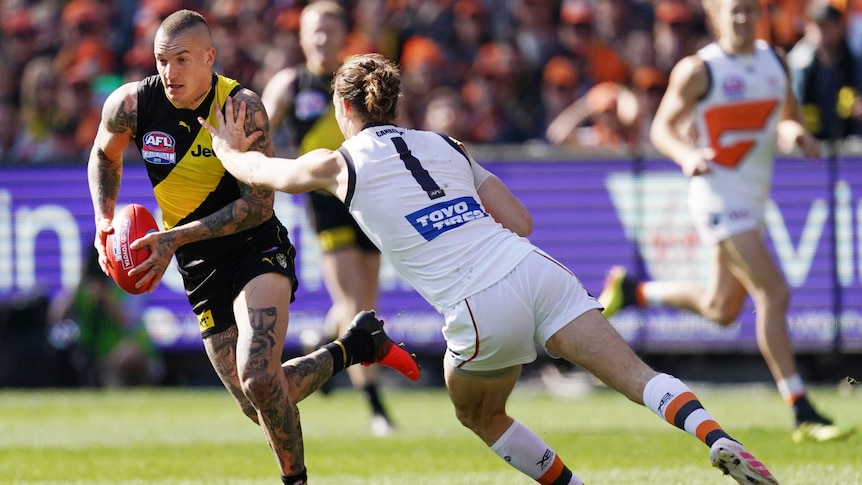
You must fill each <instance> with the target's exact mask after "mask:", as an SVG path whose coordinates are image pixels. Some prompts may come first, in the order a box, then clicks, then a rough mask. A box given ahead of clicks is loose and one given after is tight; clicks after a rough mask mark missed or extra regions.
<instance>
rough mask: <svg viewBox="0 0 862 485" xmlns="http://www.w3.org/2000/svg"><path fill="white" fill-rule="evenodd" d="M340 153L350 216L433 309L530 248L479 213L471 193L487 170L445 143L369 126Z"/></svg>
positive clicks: (486, 282) (477, 286)
mask: <svg viewBox="0 0 862 485" xmlns="http://www.w3.org/2000/svg"><path fill="white" fill-rule="evenodd" d="M339 151H340V152H341V153H342V155H344V157H345V158H346V160H347V165H348V170H349V173H350V182H349V184H348V191H347V196H346V197H345V200H344V202H345V204H346V205H347V207H348V209H349V210H350V213H351V214H352V215H353V217H354V218H355V219H356V222H357V223H358V224H359V226H360V227H361V228H362V230H363V231H365V233H366V234H367V235H368V237H369V238H370V239H371V240H372V241H373V242H374V243H375V244H376V245H377V247H378V248H380V251H381V253H382V254H383V255H384V257H386V259H387V260H388V261H389V262H390V263H391V264H392V265H393V266H394V267H395V269H397V270H398V271H399V272H400V273H401V274H402V275H403V276H404V278H405V279H407V281H408V282H410V284H411V285H412V286H413V287H414V288H415V289H416V291H418V292H419V293H420V294H421V295H422V296H423V297H424V298H425V299H426V300H427V301H428V302H429V303H431V304H432V305H433V306H434V307H435V308H436V309H437V310H438V311H441V312H442V311H443V309H444V308H447V307H450V306H452V305H454V304H455V303H457V302H459V301H461V300H463V299H465V298H467V297H468V296H471V295H473V294H475V293H477V292H479V291H481V290H483V289H485V288H487V287H489V286H491V285H493V284H494V283H496V282H498V281H499V280H501V279H502V278H503V277H505V276H506V275H507V274H508V273H510V272H511V271H512V269H513V268H515V266H517V265H518V263H520V262H521V261H522V260H523V259H524V258H525V257H526V256H527V255H528V254H530V253H531V252H532V251H534V250H535V249H536V248H535V246H533V245H532V244H531V243H530V242H529V241H528V240H527V239H526V238H522V237H520V236H518V235H516V234H515V233H513V232H511V231H509V230H508V229H505V228H504V227H503V226H502V225H501V224H499V223H498V222H496V221H495V220H494V219H493V217H491V215H490V214H488V213H487V212H486V211H485V208H484V207H483V206H482V203H481V201H480V199H479V195H478V193H477V187H478V186H479V185H480V184H481V182H482V181H483V180H484V176H486V175H487V171H485V170H484V169H483V168H482V167H480V166H478V164H476V162H475V161H473V160H472V159H471V158H469V156H468V155H467V154H466V151H464V149H463V146H461V145H460V144H459V143H457V142H456V141H455V140H453V139H451V138H449V137H445V136H443V135H440V134H437V133H433V132H428V131H420V130H409V129H404V128H399V127H397V126H394V125H382V126H370V127H366V128H365V129H364V130H362V131H361V132H360V133H359V134H357V135H356V136H353V137H351V138H350V139H349V140H347V141H345V142H344V144H343V145H342V146H341V148H340V149H339ZM393 201H395V202H394V203H393Z"/></svg>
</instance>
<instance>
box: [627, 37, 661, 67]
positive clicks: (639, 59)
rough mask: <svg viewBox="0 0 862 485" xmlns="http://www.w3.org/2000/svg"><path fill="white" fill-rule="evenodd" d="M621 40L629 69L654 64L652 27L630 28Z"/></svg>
mask: <svg viewBox="0 0 862 485" xmlns="http://www.w3.org/2000/svg"><path fill="white" fill-rule="evenodd" d="M623 40H624V42H623V45H624V47H623V49H622V52H623V55H624V59H625V62H626V63H627V64H628V66H629V68H630V69H632V70H635V69H637V68H639V67H642V66H655V65H656V53H655V38H654V37H653V31H652V29H649V30H646V29H634V30H631V31H629V33H628V34H626V37H625V39H623Z"/></svg>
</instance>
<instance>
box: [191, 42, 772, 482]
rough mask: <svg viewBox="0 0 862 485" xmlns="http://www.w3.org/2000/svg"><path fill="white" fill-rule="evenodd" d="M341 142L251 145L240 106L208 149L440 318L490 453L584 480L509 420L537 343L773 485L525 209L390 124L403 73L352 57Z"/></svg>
mask: <svg viewBox="0 0 862 485" xmlns="http://www.w3.org/2000/svg"><path fill="white" fill-rule="evenodd" d="M333 88H334V89H333V91H334V94H333V102H334V103H335V114H336V118H337V120H338V125H339V127H340V128H341V131H342V133H343V134H344V136H345V138H346V141H345V142H344V143H343V144H342V145H341V147H340V148H339V149H338V150H335V151H332V150H327V149H319V150H314V151H311V152H309V153H307V154H305V155H303V156H301V157H299V158H297V159H295V160H286V159H280V158H270V157H267V156H266V155H265V154H262V153H259V152H254V151H240V150H244V149H246V148H247V147H248V146H249V145H250V144H251V143H252V142H254V140H256V139H257V137H258V136H259V135H260V134H259V133H254V134H252V135H251V136H246V131H245V129H244V113H245V109H244V108H243V107H242V106H241V108H240V110H239V116H238V117H237V116H236V115H235V114H234V110H233V106H232V102H231V101H230V100H228V101H227V106H226V111H227V113H228V115H229V116H228V118H227V120H225V118H224V117H223V116H222V115H221V114H220V112H217V113H216V119H217V120H218V126H219V127H218V129H216V128H214V127H213V126H212V124H211V123H210V122H207V121H206V120H204V119H203V118H200V119H199V121H200V122H201V123H202V124H203V125H204V126H206V127H207V129H208V130H210V131H211V132H212V133H213V148H214V149H215V150H216V153H217V154H218V156H219V159H220V160H221V161H222V163H223V164H224V165H225V167H226V168H227V169H228V170H229V171H230V172H231V173H233V174H234V175H235V176H236V177H237V178H238V179H239V180H243V181H245V182H246V183H249V184H250V185H252V186H254V187H260V188H261V189H270V188H272V189H277V190H283V191H285V192H289V193H302V192H307V191H310V190H317V189H324V190H327V191H329V192H330V193H332V194H334V195H335V196H337V197H338V198H339V199H340V200H343V201H344V203H345V204H346V205H347V207H348V208H349V209H350V212H351V213H352V214H353V216H354V217H355V218H356V221H357V222H358V223H359V225H360V226H361V227H362V229H363V230H364V231H365V232H366V233H367V234H368V236H369V237H370V238H371V240H372V241H374V242H375V244H377V246H378V247H379V248H380V249H381V251H382V253H383V255H384V256H385V257H386V258H387V260H389V261H390V262H391V263H392V265H393V266H395V268H396V269H398V271H399V272H400V273H401V274H402V275H403V276H404V277H405V278H406V279H407V280H408V281H410V283H411V284H412V285H413V287H414V288H416V290H417V291H418V292H419V293H420V294H421V295H422V296H423V297H424V298H425V299H426V300H428V302H429V303H431V304H432V305H433V306H434V307H435V308H436V309H437V310H438V311H439V312H441V313H442V314H443V315H444V317H445V326H444V327H443V335H444V337H445V339H446V344H447V349H446V353H445V356H444V358H443V362H444V376H445V381H446V386H447V389H448V391H449V396H450V398H451V400H452V403H453V404H454V406H455V414H456V416H457V417H458V419H459V420H460V422H461V423H462V424H463V425H464V426H466V427H467V428H469V429H470V430H472V431H473V432H474V433H475V434H476V435H477V436H478V437H479V438H480V439H481V440H482V441H483V442H484V443H485V444H486V445H487V446H488V447H489V448H490V449H491V450H492V451H493V452H494V453H496V454H497V455H498V456H499V457H500V458H501V459H503V460H504V461H505V462H506V463H508V464H509V465H511V466H513V467H514V468H516V469H517V470H519V471H520V472H521V473H523V474H525V475H527V476H529V477H530V478H532V479H534V480H536V481H537V482H539V483H542V484H554V485H566V484H576V485H577V484H581V483H583V482H582V481H581V479H580V478H579V477H578V476H577V475H575V474H574V473H573V472H572V470H571V469H570V468H568V467H567V466H566V465H565V464H564V463H563V460H562V458H560V457H559V456H558V455H557V454H556V453H555V452H554V451H553V449H552V448H551V447H550V446H549V445H548V444H546V443H545V442H544V441H542V439H541V438H540V437H539V436H537V435H536V434H535V433H533V432H532V431H531V430H530V429H528V428H527V427H526V426H524V425H522V424H521V423H519V422H518V421H516V420H515V419H513V418H512V417H510V416H509V415H508V414H507V413H506V402H507V400H508V398H509V395H510V394H511V392H512V390H513V389H514V387H515V384H516V383H517V381H518V378H519V376H520V374H521V366H522V365H523V364H526V363H529V362H532V361H534V360H535V359H536V357H537V353H536V345H541V346H542V347H544V348H545V349H546V351H547V352H548V354H549V355H551V356H553V357H557V358H560V357H561V358H564V359H566V360H567V361H569V362H571V363H573V364H575V365H578V366H580V367H583V368H584V369H586V370H588V371H590V372H592V373H593V375H595V376H597V377H598V378H599V379H601V380H602V381H604V382H605V383H606V384H608V385H609V386H611V387H612V388H614V389H616V390H617V391H619V392H620V393H622V394H623V395H625V396H626V397H627V398H629V399H630V400H632V401H634V402H636V403H638V404H645V405H646V406H647V407H648V408H649V409H651V410H652V411H653V412H654V413H656V414H657V415H658V416H659V417H661V418H662V419H665V420H667V421H668V422H669V423H670V424H672V425H674V426H677V427H678V428H680V429H683V430H685V431H686V432H688V433H690V434H692V435H693V436H696V437H697V438H698V439H699V440H701V441H702V442H703V443H704V444H706V446H707V447H709V457H710V460H711V462H712V464H713V465H714V466H716V467H718V468H719V469H721V470H722V471H724V472H725V473H727V474H730V475H731V476H732V477H733V478H734V479H735V480H736V481H737V482H738V483H742V484H776V483H778V482H777V481H776V480H775V479H774V478H773V476H772V475H771V474H770V473H769V471H768V470H767V469H766V467H765V466H764V465H763V464H762V463H760V462H759V461H758V460H757V459H756V458H754V457H753V456H752V455H751V454H750V453H748V452H747V451H745V448H743V446H742V445H741V444H740V443H738V442H737V441H734V440H733V438H731V437H730V436H729V435H728V434H727V433H726V432H725V431H724V430H723V429H722V428H721V427H720V426H719V424H718V423H717V422H716V421H715V420H714V419H713V418H712V416H710V414H709V413H708V412H707V411H706V409H705V408H704V407H703V406H702V405H701V403H700V401H698V399H697V397H696V396H695V395H694V394H693V393H692V391H691V390H690V389H689V388H688V387H687V386H686V385H685V384H684V383H683V382H682V381H680V380H679V379H677V378H675V377H672V376H670V375H667V374H660V373H658V372H656V371H654V370H653V369H651V368H650V367H648V366H647V365H646V364H645V363H644V362H643V361H641V360H640V359H639V358H638V357H637V356H636V355H635V353H634V352H633V351H632V350H631V348H629V346H628V345H627V344H626V342H625V341H624V340H623V339H622V337H620V335H619V334H618V333H617V332H616V330H614V328H613V327H612V326H611V325H610V324H609V323H608V321H607V320H606V319H605V318H604V317H602V314H601V311H600V308H601V307H600V305H599V303H598V302H597V301H596V300H595V299H593V298H591V297H590V296H589V295H588V294H587V292H586V291H585V290H584V288H583V286H582V285H581V282H580V281H579V280H578V278H577V277H575V275H574V274H572V272H571V271H569V270H568V269H567V268H565V267H564V266H563V265H562V264H560V263H559V262H557V261H555V260H554V259H553V258H551V256H549V255H548V254H546V253H545V252H543V251H542V250H540V249H539V248H537V247H535V246H533V245H532V244H531V243H530V242H529V240H527V239H526V237H524V236H527V235H529V234H530V232H531V231H532V218H531V216H530V214H529V212H527V209H526V208H525V207H524V206H523V205H522V204H521V202H520V201H518V199H517V198H515V196H514V195H513V194H512V193H511V192H510V191H509V189H508V188H507V187H506V186H505V185H504V184H503V183H502V182H501V181H500V179H498V178H497V177H496V176H494V175H493V174H491V173H490V172H488V171H487V170H485V169H484V168H483V167H482V166H480V165H479V164H478V163H476V161H475V160H473V159H472V158H471V157H470V156H469V155H468V153H467V151H466V149H465V148H464V145H462V144H461V143H460V142H458V141H456V140H454V139H452V138H449V137H447V136H445V135H441V134H437V133H433V132H429V131H420V130H409V129H404V128H400V127H398V126H395V125H394V124H393V123H394V121H395V118H396V113H397V109H398V101H399V97H400V94H401V89H400V81H399V72H398V69H397V68H396V67H395V65H394V64H392V63H391V62H390V61H388V60H386V58H384V57H383V56H381V55H379V54H367V55H359V56H354V57H351V58H350V59H348V60H347V61H346V62H345V63H344V65H343V66H342V67H341V68H340V69H339V70H338V72H337V73H336V75H335V80H334V82H333Z"/></svg>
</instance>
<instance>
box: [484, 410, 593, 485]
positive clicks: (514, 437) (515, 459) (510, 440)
mask: <svg viewBox="0 0 862 485" xmlns="http://www.w3.org/2000/svg"><path fill="white" fill-rule="evenodd" d="M491 451H493V452H494V453H496V454H497V456H499V457H500V458H502V459H503V461H505V462H506V463H508V464H510V465H512V466H513V467H515V468H516V469H517V470H519V471H520V472H521V473H523V474H524V475H527V476H528V477H530V478H532V479H533V480H535V481H537V482H539V483H543V484H551V483H560V482H558V481H557V480H558V478H560V477H562V476H563V474H564V473H565V474H571V478H570V479H569V481H568V482H566V484H567V485H583V483H584V482H582V481H581V479H580V478H578V477H577V476H576V475H575V474H574V473H572V472H571V471H570V470H569V469H568V468H567V467H566V465H565V464H563V462H562V460H560V457H558V456H557V454H556V453H555V452H554V450H552V449H551V448H550V447H549V446H548V445H547V444H545V442H544V441H542V440H541V439H540V438H539V437H538V436H536V434H535V433H533V432H532V431H530V430H529V429H528V428H527V427H526V426H522V425H521V424H520V423H519V422H517V421H515V422H513V423H512V426H509V429H507V430H506V432H504V433H503V436H500V439H498V440H497V442H496V443H494V444H493V445H491Z"/></svg>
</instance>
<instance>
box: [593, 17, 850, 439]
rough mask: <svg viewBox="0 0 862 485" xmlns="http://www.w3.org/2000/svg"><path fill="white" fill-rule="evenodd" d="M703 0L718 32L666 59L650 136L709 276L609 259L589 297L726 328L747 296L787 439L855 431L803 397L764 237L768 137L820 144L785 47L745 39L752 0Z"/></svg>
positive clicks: (809, 149)
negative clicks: (639, 277)
mask: <svg viewBox="0 0 862 485" xmlns="http://www.w3.org/2000/svg"><path fill="white" fill-rule="evenodd" d="M703 3H704V9H705V11H706V12H707V14H708V16H709V19H710V21H711V26H712V28H713V31H714V32H715V34H716V40H715V42H713V43H711V44H709V45H707V46H706V47H704V48H703V49H701V50H700V51H698V52H697V53H696V54H694V55H692V56H689V57H687V58H684V59H683V60H681V61H680V62H679V63H678V64H677V65H676V66H675V67H674V69H673V71H672V72H671V76H670V82H669V85H668V89H667V91H666V92H665V95H664V98H663V99H662V102H661V104H660V106H659V109H658V111H657V113H656V116H655V119H654V121H653V125H652V130H651V140H652V143H653V145H654V146H655V148H656V149H657V150H658V151H659V152H661V153H662V154H664V155H666V156H667V157H669V158H670V159H672V160H673V161H674V162H676V163H677V164H679V166H680V167H681V168H682V171H683V173H684V174H685V175H686V176H688V177H690V186H689V208H690V211H691V215H692V218H693V222H694V225H695V227H696V229H697V231H698V234H699V235H700V238H701V240H702V241H703V242H704V243H705V244H708V245H710V246H712V247H713V248H714V249H713V251H712V262H711V264H712V273H711V280H710V281H709V282H708V284H707V285H706V287H705V288H703V287H699V286H698V285H696V284H693V283H691V282H687V281H686V282H678V281H642V282H639V281H635V280H634V279H633V278H631V277H630V276H627V275H626V272H625V270H624V269H623V268H621V267H615V268H612V269H611V271H610V273H609V276H608V278H607V280H606V282H605V288H604V290H603V291H602V294H601V295H600V296H599V301H600V302H602V304H603V305H604V307H605V311H604V314H605V316H606V317H610V316H611V315H613V314H614V313H616V312H617V311H618V310H619V309H620V308H622V307H624V306H627V305H630V304H640V305H642V306H662V305H667V306H672V307H676V308H681V309H685V310H690V311H692V312H696V313H698V314H700V315H702V316H704V317H706V318H709V319H711V320H714V321H715V322H718V323H719V324H721V325H730V324H732V323H733V322H734V321H735V320H736V318H737V316H739V312H740V311H741V310H742V307H743V304H744V303H745V298H746V296H747V295H750V296H751V297H752V299H753V300H754V304H755V307H756V309H757V317H756V318H757V320H756V326H757V344H758V347H759V348H760V352H761V354H762V355H763V358H764V360H765V361H766V363H767V365H768V367H769V370H770V372H771V373H772V376H773V378H774V379H775V382H776V383H777V385H778V389H779V391H780V393H781V396H782V397H783V398H784V399H785V400H786V401H787V403H788V404H789V405H791V406H792V408H793V411H794V417H795V422H796V423H795V424H796V425H795V429H794V431H793V434H792V438H793V440H794V441H796V442H800V441H805V440H812V441H827V440H832V439H836V438H842V437H845V436H847V435H849V434H850V433H851V432H852V431H853V428H851V427H847V426H841V425H837V424H835V423H833V422H832V421H831V420H829V419H827V418H825V417H824V416H823V415H821V414H820V413H818V412H817V411H816V410H815V409H814V408H813V406H812V405H811V403H810V402H809V400H808V398H807V393H806V387H805V384H804V383H803V381H802V378H801V377H800V375H799V372H798V371H797V368H796V362H795V359H794V356H793V350H792V348H791V343H790V338H789V336H788V332H787V320H786V312H787V307H788V305H789V300H790V291H789V289H788V286H787V282H786V281H785V279H784V275H783V274H782V273H781V270H780V268H779V267H778V266H777V265H776V263H775V262H774V261H773V259H772V257H771V255H770V253H769V251H768V249H767V246H766V242H765V241H764V236H763V211H764V207H765V204H766V202H767V200H768V198H769V190H770V187H771V182H772V172H773V161H774V159H773V157H774V152H775V148H776V143H777V146H778V148H780V149H781V150H782V151H784V152H791V151H793V150H794V149H795V148H796V147H798V148H799V149H800V150H801V152H802V154H803V155H805V156H806V157H810V158H815V157H819V156H820V152H819V147H818V145H817V142H816V140H815V139H814V138H813V137H812V136H811V135H810V134H809V133H808V132H806V130H805V128H804V127H803V125H802V124H801V122H800V118H799V109H798V105H797V102H796V99H795V98H794V96H793V92H792V90H791V89H790V88H789V83H788V74H787V67H786V64H785V62H784V58H783V55H782V54H780V53H778V52H776V51H775V50H774V49H773V48H772V47H770V46H769V45H768V44H766V42H764V41H762V40H756V39H755V26H756V23H757V19H758V16H759V14H760V10H759V8H760V7H759V5H758V2H757V0H704V2H703ZM692 122H693V123H694V125H695V129H696V133H697V138H696V139H695V140H694V143H692V141H691V137H690V136H689V133H690V130H689V126H690V123H692Z"/></svg>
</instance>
